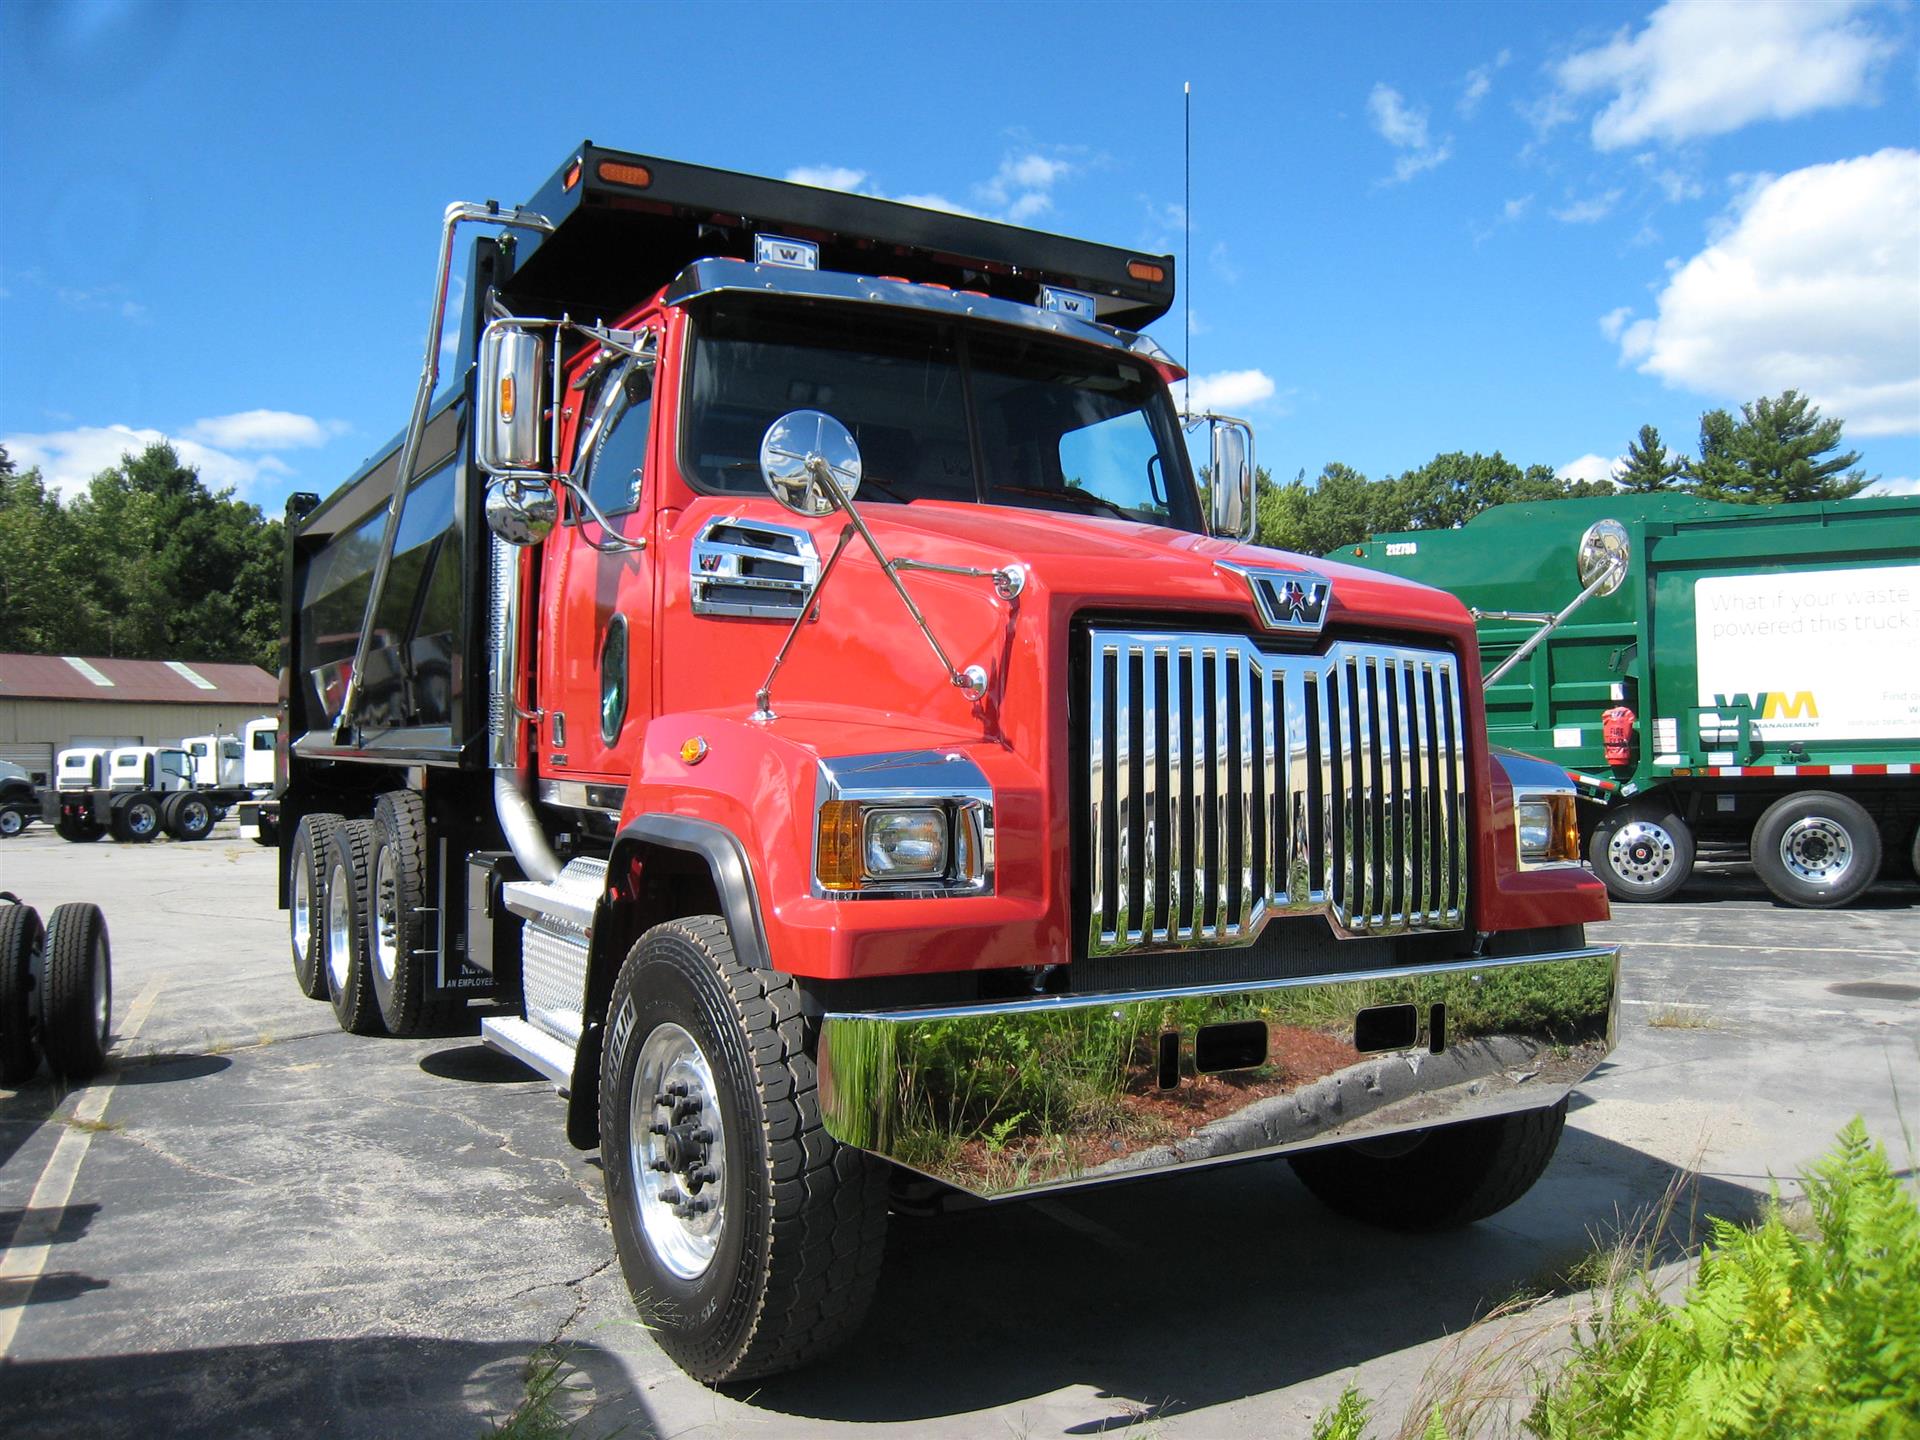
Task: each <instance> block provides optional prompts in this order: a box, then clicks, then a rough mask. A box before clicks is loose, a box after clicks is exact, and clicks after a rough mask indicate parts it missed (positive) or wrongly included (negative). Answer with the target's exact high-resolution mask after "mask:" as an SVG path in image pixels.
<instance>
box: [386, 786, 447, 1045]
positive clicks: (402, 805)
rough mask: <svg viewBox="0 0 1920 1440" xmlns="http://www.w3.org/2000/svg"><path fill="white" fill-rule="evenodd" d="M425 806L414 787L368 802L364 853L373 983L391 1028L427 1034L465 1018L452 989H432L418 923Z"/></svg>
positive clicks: (424, 933)
mask: <svg viewBox="0 0 1920 1440" xmlns="http://www.w3.org/2000/svg"><path fill="white" fill-rule="evenodd" d="M426 835H427V806H426V799H425V797H424V796H422V795H421V794H419V792H417V791H413V790H393V791H389V792H388V793H387V794H385V795H382V796H381V797H380V799H379V801H378V802H377V803H376V804H375V805H374V807H373V842H372V847H371V849H370V851H369V854H368V860H367V863H368V866H369V876H370V878H369V892H368V893H369V896H370V899H371V904H372V907H373V913H372V924H373V935H372V941H371V950H370V956H371V962H372V968H371V982H372V985H373V995H374V1001H375V1003H376V1004H377V1005H378V1006H379V1007H380V1019H381V1023H382V1024H384V1025H385V1027H386V1029H387V1031H388V1033H389V1034H393V1035H424V1034H429V1033H433V1032H436V1031H442V1030H445V1029H448V1028H449V1027H451V1026H452V1025H454V1024H456V1023H457V1022H459V1021H461V1020H463V1019H464V1018H465V1014H466V1005H465V1002H464V1001H463V999H462V997H461V996H460V995H459V994H457V993H449V992H447V991H443V990H440V989H438V988H436V986H435V984H434V980H435V975H434V970H435V961H436V956H435V953H434V950H433V947H432V946H431V945H430V944H429V943H428V941H429V940H430V939H431V938H432V937H431V936H430V935H429V934H428V930H427V926H426V925H425V924H423V923H422V911H423V909H424V908H425V907H424V904H423V898H424V896H425V894H426V884H427V881H426V873H427V872H426Z"/></svg>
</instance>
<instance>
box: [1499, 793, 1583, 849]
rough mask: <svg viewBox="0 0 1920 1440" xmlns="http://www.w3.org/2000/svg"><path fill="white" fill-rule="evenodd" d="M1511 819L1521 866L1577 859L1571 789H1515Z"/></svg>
mask: <svg viewBox="0 0 1920 1440" xmlns="http://www.w3.org/2000/svg"><path fill="white" fill-rule="evenodd" d="M1513 820H1514V828H1515V829H1516V830H1517V831H1518V832H1519V839H1520V863H1521V865H1522V866H1528V865H1562V864H1569V863H1574V864H1577V863H1578V862H1579V859H1580V823H1579V819H1578V816H1577V815H1576V813H1575V810H1574V803H1573V792H1572V791H1570V790H1569V791H1564V792H1562V791H1554V792H1550V793H1541V792H1538V791H1535V792H1531V793H1529V792H1524V791H1516V792H1515V793H1514V797H1513Z"/></svg>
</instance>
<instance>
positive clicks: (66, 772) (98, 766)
mask: <svg viewBox="0 0 1920 1440" xmlns="http://www.w3.org/2000/svg"><path fill="white" fill-rule="evenodd" d="M110 754H111V752H110V751H107V750H104V749H97V748H93V747H81V748H79V749H74V750H62V751H61V752H60V756H59V759H58V760H57V761H56V762H55V765H54V788H55V789H56V790H58V791H81V790H104V789H106V788H107V759H108V756H109V755H110Z"/></svg>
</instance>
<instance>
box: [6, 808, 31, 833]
mask: <svg viewBox="0 0 1920 1440" xmlns="http://www.w3.org/2000/svg"><path fill="white" fill-rule="evenodd" d="M26 828H27V822H26V821H25V820H22V819H21V818H20V812H19V811H18V810H12V809H8V810H0V835H18V834H19V833H20V832H21V831H22V830H24V829H26Z"/></svg>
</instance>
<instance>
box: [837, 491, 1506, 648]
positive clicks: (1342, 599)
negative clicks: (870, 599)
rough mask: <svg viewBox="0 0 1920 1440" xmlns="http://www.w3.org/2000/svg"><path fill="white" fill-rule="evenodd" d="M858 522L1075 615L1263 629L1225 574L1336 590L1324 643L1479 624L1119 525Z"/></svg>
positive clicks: (895, 518) (900, 550)
mask: <svg viewBox="0 0 1920 1440" xmlns="http://www.w3.org/2000/svg"><path fill="white" fill-rule="evenodd" d="M860 513H861V515H862V516H863V517H864V518H865V519H866V521H867V524H868V526H869V527H870V528H871V529H872V530H873V532H874V536H875V538H876V539H878V540H879V541H880V543H881V545H882V546H883V547H885V548H886V550H887V552H888V554H889V555H890V556H892V557H894V558H896V559H907V558H911V559H915V560H926V561H933V562H935V563H938V564H946V565H966V566H973V567H975V568H979V569H992V568H995V567H999V566H1006V565H1014V564H1018V565H1022V566H1025V567H1026V569H1027V572H1028V582H1029V584H1033V583H1035V582H1038V585H1039V587H1040V588H1041V589H1043V590H1044V591H1045V593H1046V594H1048V595H1049V596H1050V597H1051V598H1052V600H1053V601H1054V602H1055V603H1056V604H1063V605H1064V606H1065V607H1066V608H1067V609H1069V610H1074V611H1078V610H1083V609H1090V608H1093V609H1097V608H1113V609H1116V610H1123V611H1124V610H1134V611H1139V610H1143V609H1145V610H1169V609H1171V610H1210V611H1216V612H1218V611H1231V612H1235V613H1237V614H1240V615H1242V616H1244V617H1245V618H1246V619H1248V620H1249V621H1257V619H1258V611H1257V609H1256V608H1255V605H1254V601H1253V596H1252V593H1251V590H1250V588H1249V586H1248V583H1247V580H1246V578H1245V577H1244V576H1243V575H1241V574H1239V573H1238V572H1237V571H1234V570H1229V569H1224V568H1222V566H1221V564H1220V563H1219V562H1222V561H1227V562H1231V563H1233V564H1237V565H1245V566H1251V567H1254V568H1258V569H1267V570H1276V571H1287V572H1295V573H1299V572H1305V573H1311V574H1316V575H1320V576H1322V577H1324V578H1326V579H1327V580H1329V581H1331V582H1332V587H1333V593H1332V597H1331V600H1330V602H1329V607H1328V611H1327V618H1326V625H1325V627H1324V628H1325V629H1326V630H1327V631H1369V632H1371V631H1377V630H1381V629H1388V630H1392V629H1413V630H1422V631H1428V632H1439V633H1444V634H1448V635H1453V636H1456V637H1462V638H1464V639H1465V640H1466V642H1467V644H1468V646H1469V652H1468V653H1471V644H1472V635H1473V621H1472V618H1471V616H1469V615H1468V613H1467V610H1466V607H1465V606H1463V605H1462V604H1461V603H1460V602H1459V601H1458V600H1456V599H1455V598H1454V597H1452V596H1451V595H1448V594H1446V593H1444V592H1443V591H1439V590H1434V589H1432V588H1430V587H1428V586H1424V585H1419V584H1416V583H1414V582H1412V581H1409V580H1403V579H1400V578H1398V577H1395V576H1392V575H1387V574H1383V573H1381V572H1380V571H1377V570H1367V569H1362V568H1360V567H1358V566H1353V565H1345V564H1342V563H1341V562H1339V561H1337V560H1322V559H1315V558H1313V557H1311V556H1302V555H1294V554H1290V553H1288V552H1286V551H1282V550H1270V549H1267V548H1266V547H1264V546H1260V545H1247V544H1241V543H1238V542H1236V541H1232V540H1221V539H1216V538H1214V537H1212V536H1208V535H1195V534H1192V533H1190V532H1188V531H1184V530H1174V529H1169V528H1166V527H1164V526H1158V525H1140V524H1136V523H1134V522H1131V521H1126V520H1120V519H1118V518H1114V519H1108V518H1104V517H1100V516H1088V515H1067V514H1061V513H1058V512H1055V511H1040V510H1027V509H1016V508H1012V507H1007V506H998V505H970V504H958V503H950V502H945V501H930V500H927V501H916V502H914V503H913V504H911V505H890V504H873V503H869V504H865V505H863V506H862V507H861V511H860Z"/></svg>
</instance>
